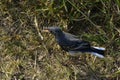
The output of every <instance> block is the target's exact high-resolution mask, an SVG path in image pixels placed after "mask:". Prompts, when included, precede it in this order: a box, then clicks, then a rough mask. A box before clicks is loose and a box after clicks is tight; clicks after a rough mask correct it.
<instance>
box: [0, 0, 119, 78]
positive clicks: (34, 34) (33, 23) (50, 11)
mask: <svg viewBox="0 0 120 80" xmlns="http://www.w3.org/2000/svg"><path fill="white" fill-rule="evenodd" d="M43 26H60V27H61V28H62V29H63V30H64V31H67V32H70V33H72V34H75V35H77V36H79V37H80V38H83V39H84V40H87V41H90V42H91V44H92V45H94V46H103V47H105V48H106V49H107V50H106V53H105V55H106V56H105V58H104V59H99V58H96V57H95V56H92V55H88V54H81V56H79V57H71V56H69V55H68V54H67V53H66V52H64V51H62V50H61V49H60V48H59V46H58V45H57V44H56V42H55V39H54V37H53V36H52V35H50V34H46V33H42V32H41V29H42V27H43ZM0 33H1V34H0V79H1V80H119V79H120V1H119V0H115V1H114V0H95V1H92V0H88V1H86V0H78V1H76V0H71V1H70V0H1V1H0ZM41 36H43V38H44V39H43V40H42V37H41Z"/></svg>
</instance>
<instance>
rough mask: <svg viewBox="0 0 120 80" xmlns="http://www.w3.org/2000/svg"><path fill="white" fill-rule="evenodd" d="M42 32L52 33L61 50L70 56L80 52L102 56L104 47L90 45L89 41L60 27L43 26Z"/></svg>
mask: <svg viewBox="0 0 120 80" xmlns="http://www.w3.org/2000/svg"><path fill="white" fill-rule="evenodd" d="M43 32H50V33H51V34H53V35H54V36H55V39H56V42H57V43H58V45H59V46H60V47H61V48H62V50H64V51H66V52H68V53H69V54H70V55H71V56H78V55H80V54H81V53H90V54H92V55H95V56H97V57H99V58H104V52H105V48H103V47H94V46H91V44H90V42H88V41H85V40H80V39H79V38H78V37H77V36H75V35H73V34H71V33H67V32H64V31H62V30H61V28H60V27H54V26H53V27H44V28H43Z"/></svg>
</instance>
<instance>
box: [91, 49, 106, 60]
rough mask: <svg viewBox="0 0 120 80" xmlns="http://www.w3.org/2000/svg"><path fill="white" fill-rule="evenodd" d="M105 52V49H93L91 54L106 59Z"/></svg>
mask: <svg viewBox="0 0 120 80" xmlns="http://www.w3.org/2000/svg"><path fill="white" fill-rule="evenodd" d="M104 51H105V48H103V47H91V53H92V54H93V55H95V56H97V57H100V58H104Z"/></svg>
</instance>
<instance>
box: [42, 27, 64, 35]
mask: <svg viewBox="0 0 120 80" xmlns="http://www.w3.org/2000/svg"><path fill="white" fill-rule="evenodd" d="M43 32H50V33H52V34H53V35H55V36H60V35H61V34H62V30H61V29H60V27H45V28H43Z"/></svg>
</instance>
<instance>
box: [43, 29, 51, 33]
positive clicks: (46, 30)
mask: <svg viewBox="0 0 120 80" xmlns="http://www.w3.org/2000/svg"><path fill="white" fill-rule="evenodd" d="M42 32H50V31H49V30H48V29H45V30H42Z"/></svg>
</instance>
